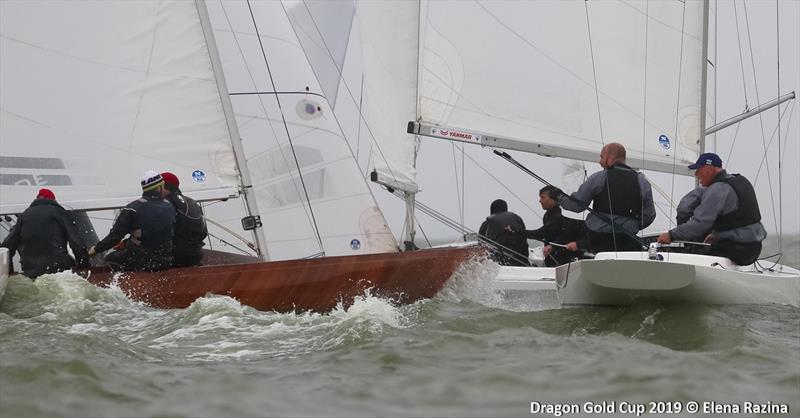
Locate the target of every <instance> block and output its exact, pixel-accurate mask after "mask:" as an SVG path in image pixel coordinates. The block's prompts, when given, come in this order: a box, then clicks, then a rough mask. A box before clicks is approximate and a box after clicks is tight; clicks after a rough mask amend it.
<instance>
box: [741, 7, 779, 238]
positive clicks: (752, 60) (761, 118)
mask: <svg viewBox="0 0 800 418" xmlns="http://www.w3.org/2000/svg"><path fill="white" fill-rule="evenodd" d="M744 21H745V24H746V25H747V44H748V46H749V48H750V65H751V66H752V67H753V85H754V87H755V90H756V102H757V103H761V100H760V99H759V95H758V78H756V60H755V57H754V56H753V39H752V37H751V36H750V19H749V18H748V15H747V3H744ZM778 93H779V94H780V91H779V92H778ZM758 121H759V123H760V125H761V145H762V146H763V148H764V154H765V155H766V154H767V153H768V152H769V148H768V147H767V139H766V134H765V132H764V116H763V112H760V113H759V114H758ZM770 171H771V170H770V167H769V160H767V184H768V185H769V197H770V201H771V202H772V219H773V221H774V222H775V229H778V217H777V216H776V215H775V194H774V192H773V190H772V174H771V172H770Z"/></svg>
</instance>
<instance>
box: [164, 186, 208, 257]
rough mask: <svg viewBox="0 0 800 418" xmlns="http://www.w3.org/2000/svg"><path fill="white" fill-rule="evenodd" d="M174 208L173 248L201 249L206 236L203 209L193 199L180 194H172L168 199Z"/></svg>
mask: <svg viewBox="0 0 800 418" xmlns="http://www.w3.org/2000/svg"><path fill="white" fill-rule="evenodd" d="M168 199H169V201H170V202H171V203H172V206H174V207H175V211H176V212H177V216H176V218H175V239H174V244H175V247H192V248H194V247H202V246H203V240H205V239H206V236H208V229H207V228H206V223H205V220H204V219H203V209H202V208H201V207H200V205H199V204H198V203H197V202H195V201H194V199H192V198H190V197H188V196H184V195H183V194H181V193H180V192H173V193H172V194H170V195H169V197H168Z"/></svg>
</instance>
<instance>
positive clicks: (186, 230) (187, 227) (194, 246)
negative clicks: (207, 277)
mask: <svg viewBox="0 0 800 418" xmlns="http://www.w3.org/2000/svg"><path fill="white" fill-rule="evenodd" d="M161 178H163V179H164V190H163V192H162V194H163V196H164V198H165V199H167V200H168V201H169V202H170V203H172V206H173V207H174V208H175V212H176V213H177V214H176V217H175V235H174V238H173V240H172V242H173V244H174V248H173V250H172V265H173V266H175V267H185V266H199V265H200V264H201V262H202V259H203V253H202V251H201V250H202V248H203V245H205V239H206V237H207V236H208V229H207V228H206V221H205V218H204V217H203V209H202V208H201V207H200V205H199V204H198V203H197V202H195V201H194V199H192V198H190V197H188V196H184V195H183V193H182V192H181V189H180V185H181V182H180V180H178V176H176V175H175V174H173V173H170V172H168V171H167V172H164V173H161Z"/></svg>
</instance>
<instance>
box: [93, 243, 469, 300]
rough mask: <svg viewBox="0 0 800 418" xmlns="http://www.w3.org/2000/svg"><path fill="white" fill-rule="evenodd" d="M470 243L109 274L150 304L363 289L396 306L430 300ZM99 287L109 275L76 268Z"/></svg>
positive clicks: (348, 294) (340, 296)
mask: <svg viewBox="0 0 800 418" xmlns="http://www.w3.org/2000/svg"><path fill="white" fill-rule="evenodd" d="M480 251H482V250H480V249H478V248H477V247H468V248H442V249H432V250H421V251H413V252H404V253H386V254H369V255H358V256H342V257H324V258H315V259H306V260H289V261H272V262H257V263H248V264H229V265H208V266H200V267H187V268H176V269H170V270H165V271H160V272H155V273H148V272H125V273H120V274H118V275H117V277H116V278H115V279H114V280H115V284H116V285H117V286H119V288H120V289H122V290H123V291H124V292H125V293H126V294H127V295H128V297H130V298H131V299H134V300H138V301H142V302H145V303H147V304H148V305H151V306H153V307H156V308H186V307H187V306H189V305H190V304H191V303H192V302H194V301H195V300H196V299H197V298H200V297H203V296H205V295H207V294H218V295H226V296H230V297H232V298H234V299H236V300H238V301H239V302H241V303H242V304H244V305H248V306H252V307H253V308H255V309H259V310H263V311H278V312H291V311H307V310H311V311H329V310H331V309H333V308H334V307H335V306H336V304H337V303H338V302H342V303H343V304H344V305H345V306H348V305H350V304H352V302H353V300H354V298H355V297H357V296H361V295H364V293H365V291H366V290H367V289H371V293H372V294H373V295H376V296H380V297H388V298H391V299H393V300H395V301H397V302H398V303H412V302H414V301H417V300H420V299H424V298H430V297H432V296H434V295H435V294H436V293H437V292H438V291H439V290H441V289H442V287H443V286H444V283H445V282H446V281H447V279H448V278H450V276H451V275H452V274H453V273H454V272H455V270H456V269H457V268H458V266H459V265H460V264H461V263H462V262H463V261H465V260H466V259H468V258H469V257H471V256H474V255H476V254H478V253H479V252H480ZM81 274H83V275H84V276H86V277H87V279H88V280H89V281H90V282H91V283H93V284H95V285H98V286H102V287H107V286H109V285H110V284H111V281H112V273H111V272H110V271H108V270H105V269H94V270H93V271H92V272H91V273H90V272H88V271H87V272H83V273H81Z"/></svg>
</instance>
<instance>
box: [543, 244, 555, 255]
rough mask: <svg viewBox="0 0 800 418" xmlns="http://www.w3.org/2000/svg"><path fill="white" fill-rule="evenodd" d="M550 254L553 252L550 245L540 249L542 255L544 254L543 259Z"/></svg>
mask: <svg viewBox="0 0 800 418" xmlns="http://www.w3.org/2000/svg"><path fill="white" fill-rule="evenodd" d="M551 252H553V246H552V245H545V246H544V247H543V248H542V254H544V256H545V257H547V256H548V255H550V253H551Z"/></svg>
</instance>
